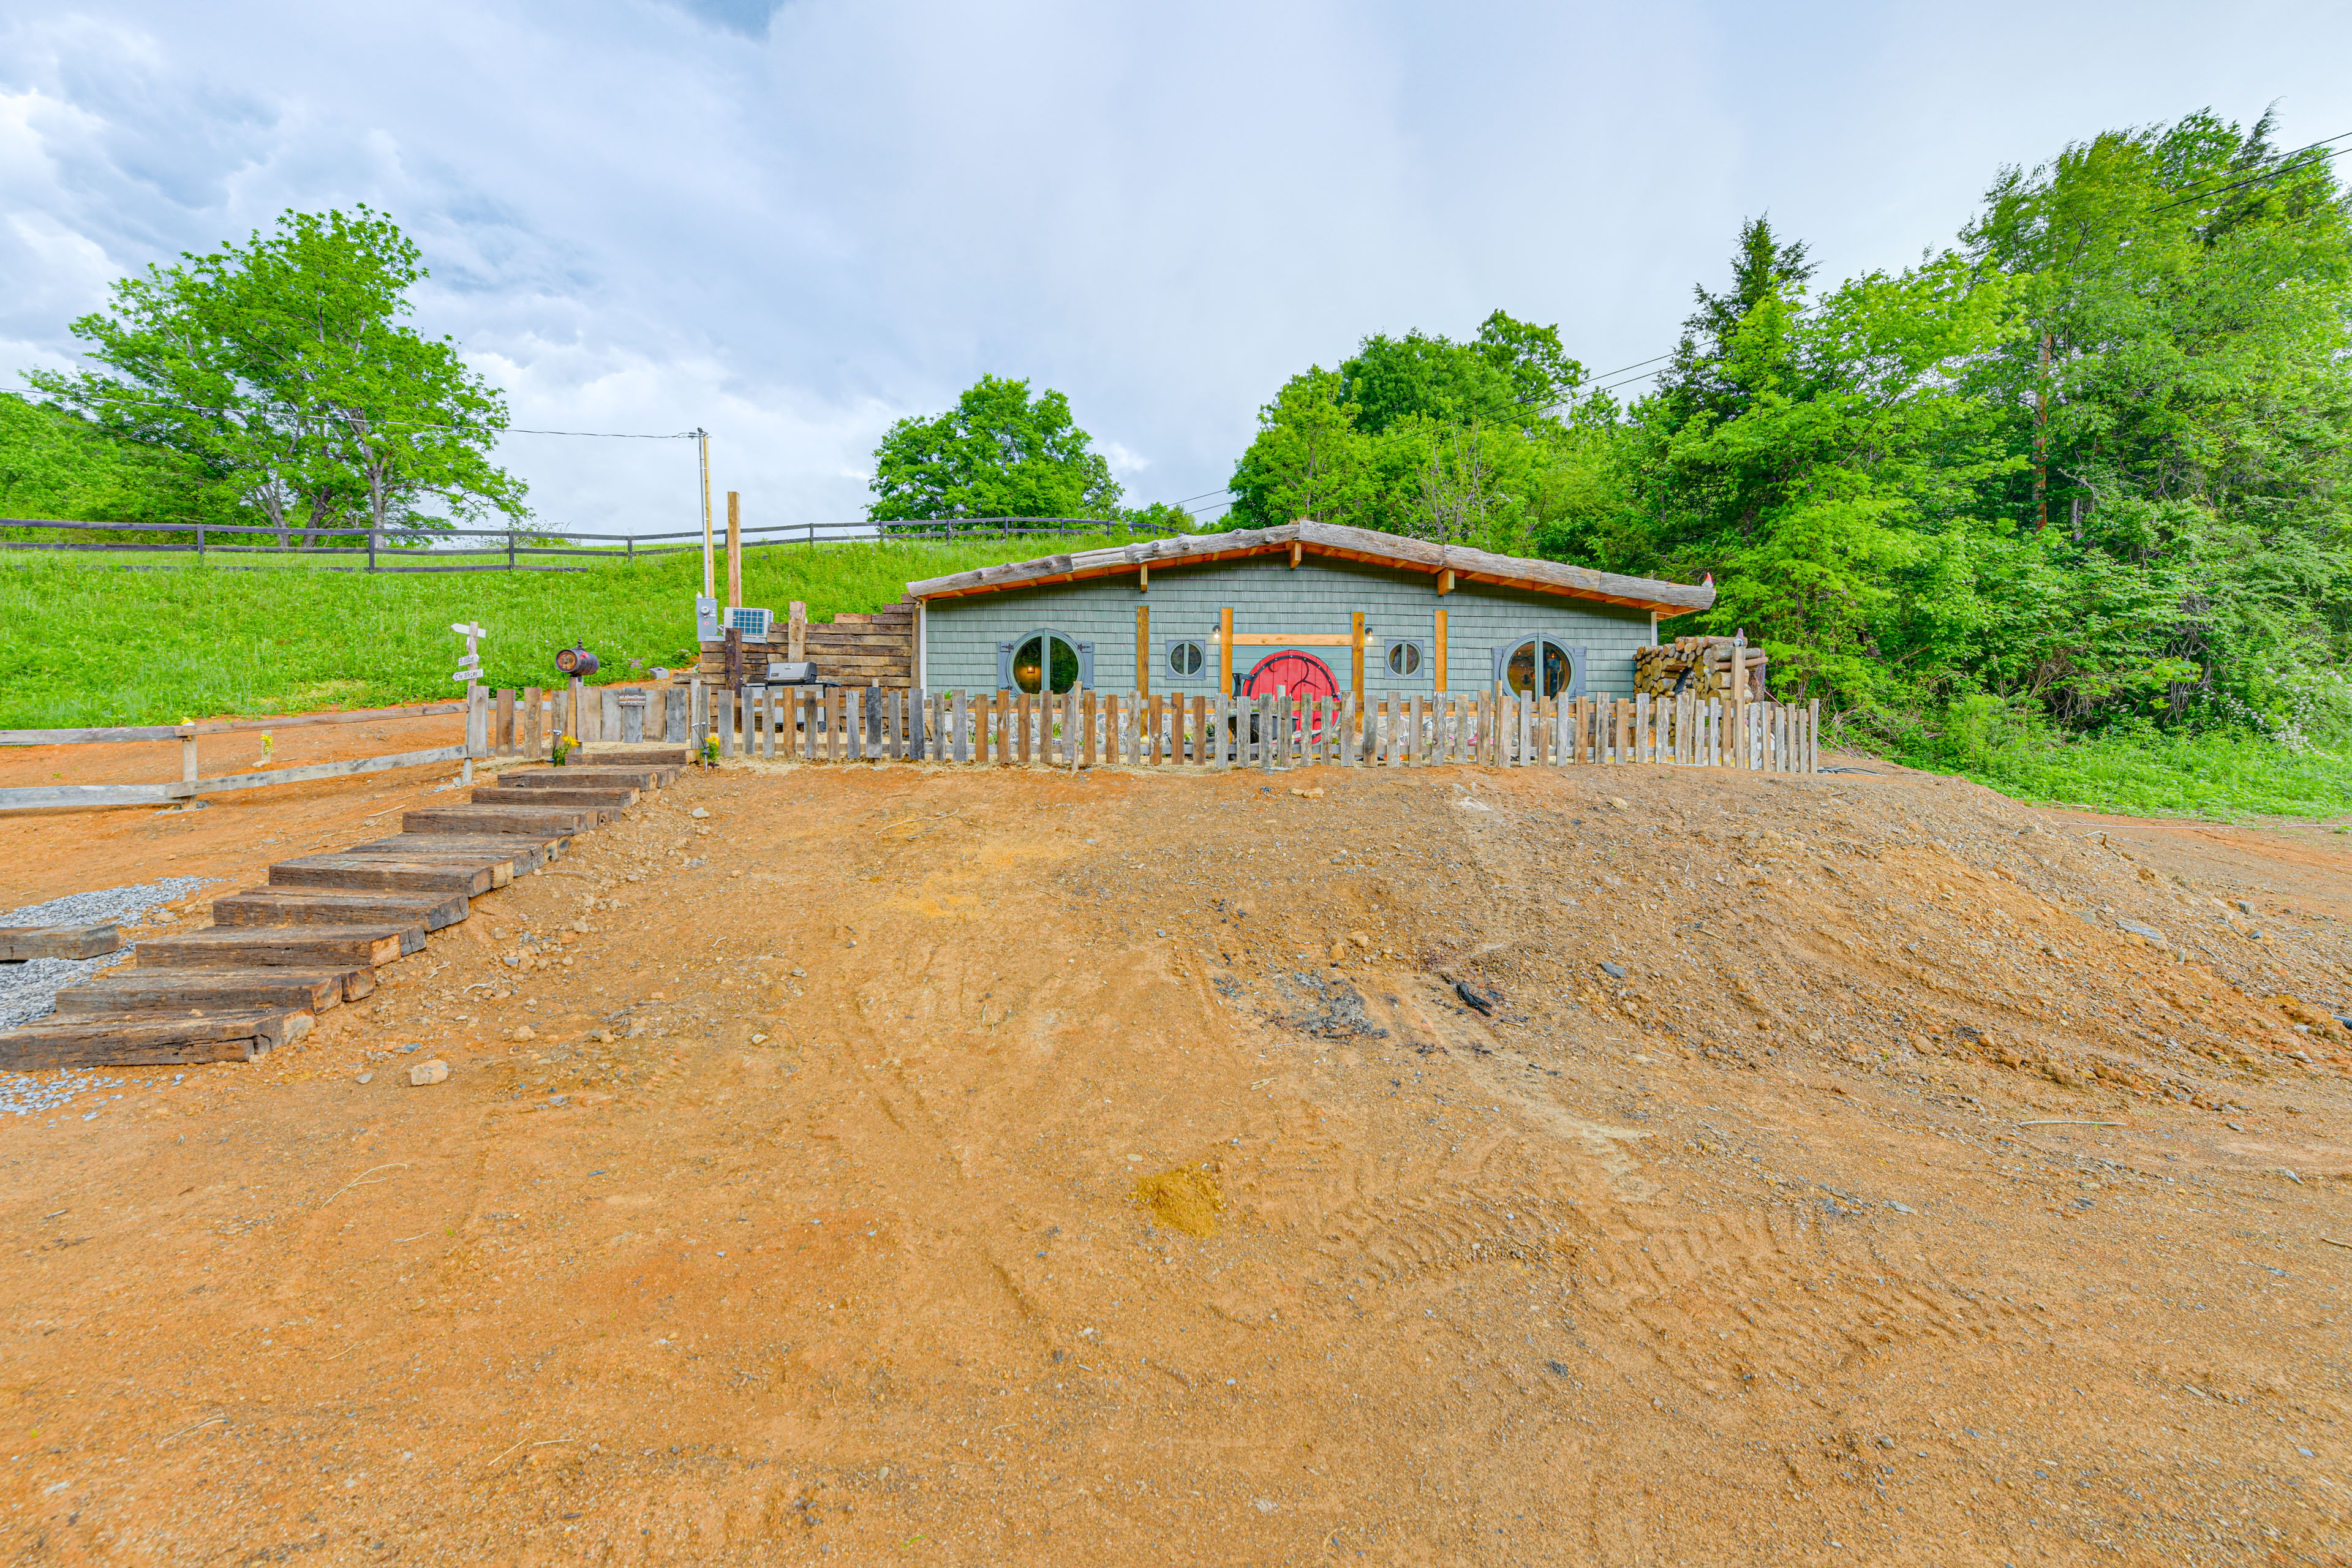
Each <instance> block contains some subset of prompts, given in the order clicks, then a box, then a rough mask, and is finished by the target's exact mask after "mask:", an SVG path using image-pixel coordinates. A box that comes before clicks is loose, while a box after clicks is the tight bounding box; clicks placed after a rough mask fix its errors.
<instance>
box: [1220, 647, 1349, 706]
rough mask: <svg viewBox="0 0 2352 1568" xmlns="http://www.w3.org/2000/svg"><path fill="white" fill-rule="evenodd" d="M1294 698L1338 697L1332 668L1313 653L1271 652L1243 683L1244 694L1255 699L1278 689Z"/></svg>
mask: <svg viewBox="0 0 2352 1568" xmlns="http://www.w3.org/2000/svg"><path fill="white" fill-rule="evenodd" d="M1277 686H1278V687H1280V688H1282V689H1283V690H1285V691H1287V692H1288V693H1290V695H1291V696H1293V697H1337V696H1339V682H1338V681H1337V680H1335V679H1332V676H1331V667H1330V666H1329V665H1328V664H1325V663H1324V662H1323V661H1322V660H1321V659H1319V658H1316V657H1315V656H1314V655H1313V654H1311V653H1300V652H1298V651H1297V649H1296V648H1286V649H1284V650H1283V651H1282V652H1280V653H1270V654H1268V655H1266V656H1265V658H1262V659H1259V660H1258V661H1257V664H1256V666H1255V668H1252V669H1251V670H1250V672H1249V677H1248V679H1245V680H1244V681H1243V682H1242V695H1243V696H1244V697H1256V696H1260V695H1268V696H1270V695H1272V694H1273V691H1274V689H1275V688H1276V687H1277Z"/></svg>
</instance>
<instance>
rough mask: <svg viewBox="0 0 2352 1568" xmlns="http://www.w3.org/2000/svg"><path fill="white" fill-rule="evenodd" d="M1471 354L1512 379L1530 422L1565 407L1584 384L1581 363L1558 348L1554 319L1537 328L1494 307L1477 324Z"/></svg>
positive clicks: (1511, 381) (1512, 385) (1519, 402)
mask: <svg viewBox="0 0 2352 1568" xmlns="http://www.w3.org/2000/svg"><path fill="white" fill-rule="evenodd" d="M1470 352H1471V353H1475V354H1476V355H1477V356H1478V357H1479V358H1480V359H1483V360H1485V361H1486V363H1488V364H1490V365H1493V366H1494V367H1495V368H1496V370H1499V371H1501V372H1502V373H1503V374H1505V375H1506V376H1507V377H1509V378H1510V383H1511V389H1512V396H1513V399H1514V401H1516V402H1517V404H1518V406H1519V412H1520V416H1521V417H1522V418H1523V419H1524V420H1526V421H1527V422H1528V423H1529V424H1533V423H1535V422H1536V421H1537V420H1538V419H1541V418H1542V417H1543V416H1546V415H1549V414H1551V413H1554V412H1555V411H1557V410H1559V409H1560V408H1562V407H1564V406H1566V405H1568V404H1569V403H1570V402H1571V401H1573V400H1574V399H1575V397H1576V395H1577V393H1578V392H1579V391H1580V389H1581V388H1582V387H1583V385H1584V367H1583V366H1582V365H1580V364H1579V363H1577V362H1576V361H1575V360H1573V359H1570V357H1569V353H1568V351H1567V349H1565V348H1563V347H1561V346H1560V341H1559V324H1558V323H1557V322H1555V323H1554V324H1552V325H1551V326H1549V327H1538V326H1537V325H1536V324H1535V323H1534V322H1532V321H1517V320H1516V319H1514V318H1512V317H1510V316H1508V315H1506V314H1504V313H1503V312H1502V311H1500V310H1496V312H1494V313H1493V314H1492V315H1490V316H1488V317H1487V318H1486V320H1485V321H1481V322H1479V323H1478V336H1477V337H1476V338H1475V340H1474V341H1473V342H1471V344H1470Z"/></svg>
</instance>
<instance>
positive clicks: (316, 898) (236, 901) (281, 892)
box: [212, 886, 469, 931]
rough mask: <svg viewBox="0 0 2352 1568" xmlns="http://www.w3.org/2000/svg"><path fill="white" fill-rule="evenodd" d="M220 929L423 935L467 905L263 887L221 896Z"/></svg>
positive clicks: (441, 897) (424, 896)
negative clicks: (417, 928) (392, 930)
mask: <svg viewBox="0 0 2352 1568" xmlns="http://www.w3.org/2000/svg"><path fill="white" fill-rule="evenodd" d="M212 910H213V922H214V924H215V925H223V926H247V927H266V926H348V925H373V924H377V923H383V924H385V925H405V924H410V923H414V924H416V925H421V926H423V927H424V928H425V930H426V931H439V930H441V929H442V928H444V927H445V926H453V925H456V924H457V922H458V921H462V920H464V919H465V918H466V916H467V912H468V910H469V903H468V900H467V896H466V895H465V894H463V893H396V892H357V891H352V890H350V889H331V888H284V887H275V886H273V887H268V888H259V889H248V890H247V891H246V892H242V893H224V894H223V895H221V896H220V897H219V898H217V899H215V900H213V904H212Z"/></svg>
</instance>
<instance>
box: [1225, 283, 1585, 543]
mask: <svg viewBox="0 0 2352 1568" xmlns="http://www.w3.org/2000/svg"><path fill="white" fill-rule="evenodd" d="M1583 381H1584V368H1583V366H1581V365H1580V364H1578V363H1576V361H1574V360H1573V359H1571V358H1570V357H1569V355H1568V353H1567V352H1566V351H1565V350H1564V349H1563V348H1562V347H1561V346H1560V341H1559V328H1558V327H1556V326H1550V327H1540V326H1536V325H1534V324H1533V323H1531V322H1527V321H1517V320H1516V319H1514V318H1513V317H1511V316H1509V315H1508V314H1507V313H1505V312H1504V311H1501V310H1496V311H1495V312H1493V313H1492V314H1490V315H1489V316H1488V317H1487V318H1486V321H1484V322H1483V323H1481V325H1480V326H1479V329H1478V335H1477V337H1476V338H1475V339H1474V340H1473V341H1471V342H1466V343H1457V342H1453V341H1452V340H1451V339H1449V338H1445V337H1444V336H1440V335H1436V334H1431V333H1424V332H1418V331H1414V332H1407V333H1406V334H1405V335H1404V336H1403V337H1402V338H1391V337H1386V336H1383V335H1381V334H1378V333H1375V334H1374V335H1372V336H1370V337H1368V338H1366V339H1364V340H1363V342H1361V343H1360V345H1359V346H1358V349H1357V352H1356V353H1354V354H1353V355H1351V356H1350V357H1349V358H1348V359H1347V360H1345V361H1342V362H1341V363H1340V365H1339V369H1338V370H1337V371H1327V370H1325V369H1323V368H1322V367H1321V366H1319V365H1317V366H1311V367H1309V368H1308V369H1307V371H1306V372H1305V373H1304V374H1300V375H1296V376H1293V377H1292V378H1291V379H1290V380H1289V381H1288V382H1286V383H1285V384H1284V385H1283V387H1282V390H1281V391H1280V392H1279V393H1277V394H1276V396H1275V400H1274V401H1273V402H1272V403H1269V404H1267V405H1265V406H1264V407H1262V408H1261V409H1259V410H1258V434H1257V436H1256V437H1255V439H1254V440H1253V441H1252V442H1251V443H1250V446H1249V449H1248V450H1247V451H1245V452H1244V453H1243V454H1242V458H1241V460H1240V461H1239V462H1238V463H1237V464H1235V465H1234V482H1233V489H1234V498H1235V499H1234V508H1233V510H1232V512H1231V513H1230V514H1229V515H1228V517H1227V519H1226V525H1227V526H1228V527H1234V528H1263V527H1269V526H1272V525H1273V524H1276V523H1281V522H1288V521H1293V520H1295V519H1297V518H1312V519H1315V520H1316V521H1325V522H1345V523H1348V524H1350V525H1352V526H1354V527H1359V528H1372V529H1380V530H1383V531H1391V532H1401V533H1412V534H1417V535H1420V536H1422V537H1425V538H1433V539H1435V538H1447V539H1455V540H1458V541H1461V542H1471V541H1472V540H1473V538H1474V537H1475V539H1476V540H1479V541H1484V542H1490V543H1489V545H1488V547H1490V548H1496V549H1516V548H1521V547H1523V546H1524V545H1525V542H1526V536H1527V529H1528V526H1529V525H1530V524H1531V523H1532V522H1534V521H1538V520H1540V519H1541V518H1543V517H1544V516H1545V515H1546V513H1545V511H1544V506H1543V503H1544V500H1545V499H1546V498H1547V497H1549V498H1554V499H1557V498H1559V497H1560V496H1562V495H1564V494H1566V493H1567V492H1566V491H1565V490H1564V489H1562V488H1561V487H1559V486H1558V485H1555V484H1553V483H1551V482H1550V479H1551V472H1550V465H1551V464H1552V463H1553V462H1554V461H1555V460H1556V459H1558V458H1561V457H1563V456H1564V455H1565V452H1566V447H1565V446H1564V445H1563V444H1562V443H1560V442H1559V440H1557V439H1556V438H1557V437H1559V436H1560V435H1562V434H1563V433H1564V426H1562V424H1561V422H1560V421H1559V418H1558V416H1557V415H1556V412H1555V411H1556V410H1558V409H1559V408H1560V407H1561V406H1562V405H1567V404H1569V403H1570V401H1571V400H1572V399H1574V397H1575V396H1576V394H1577V392H1578V391H1579V389H1580V387H1581V386H1582V384H1583ZM1497 485H1500V486H1502V487H1503V488H1502V489H1496V486H1497Z"/></svg>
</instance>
